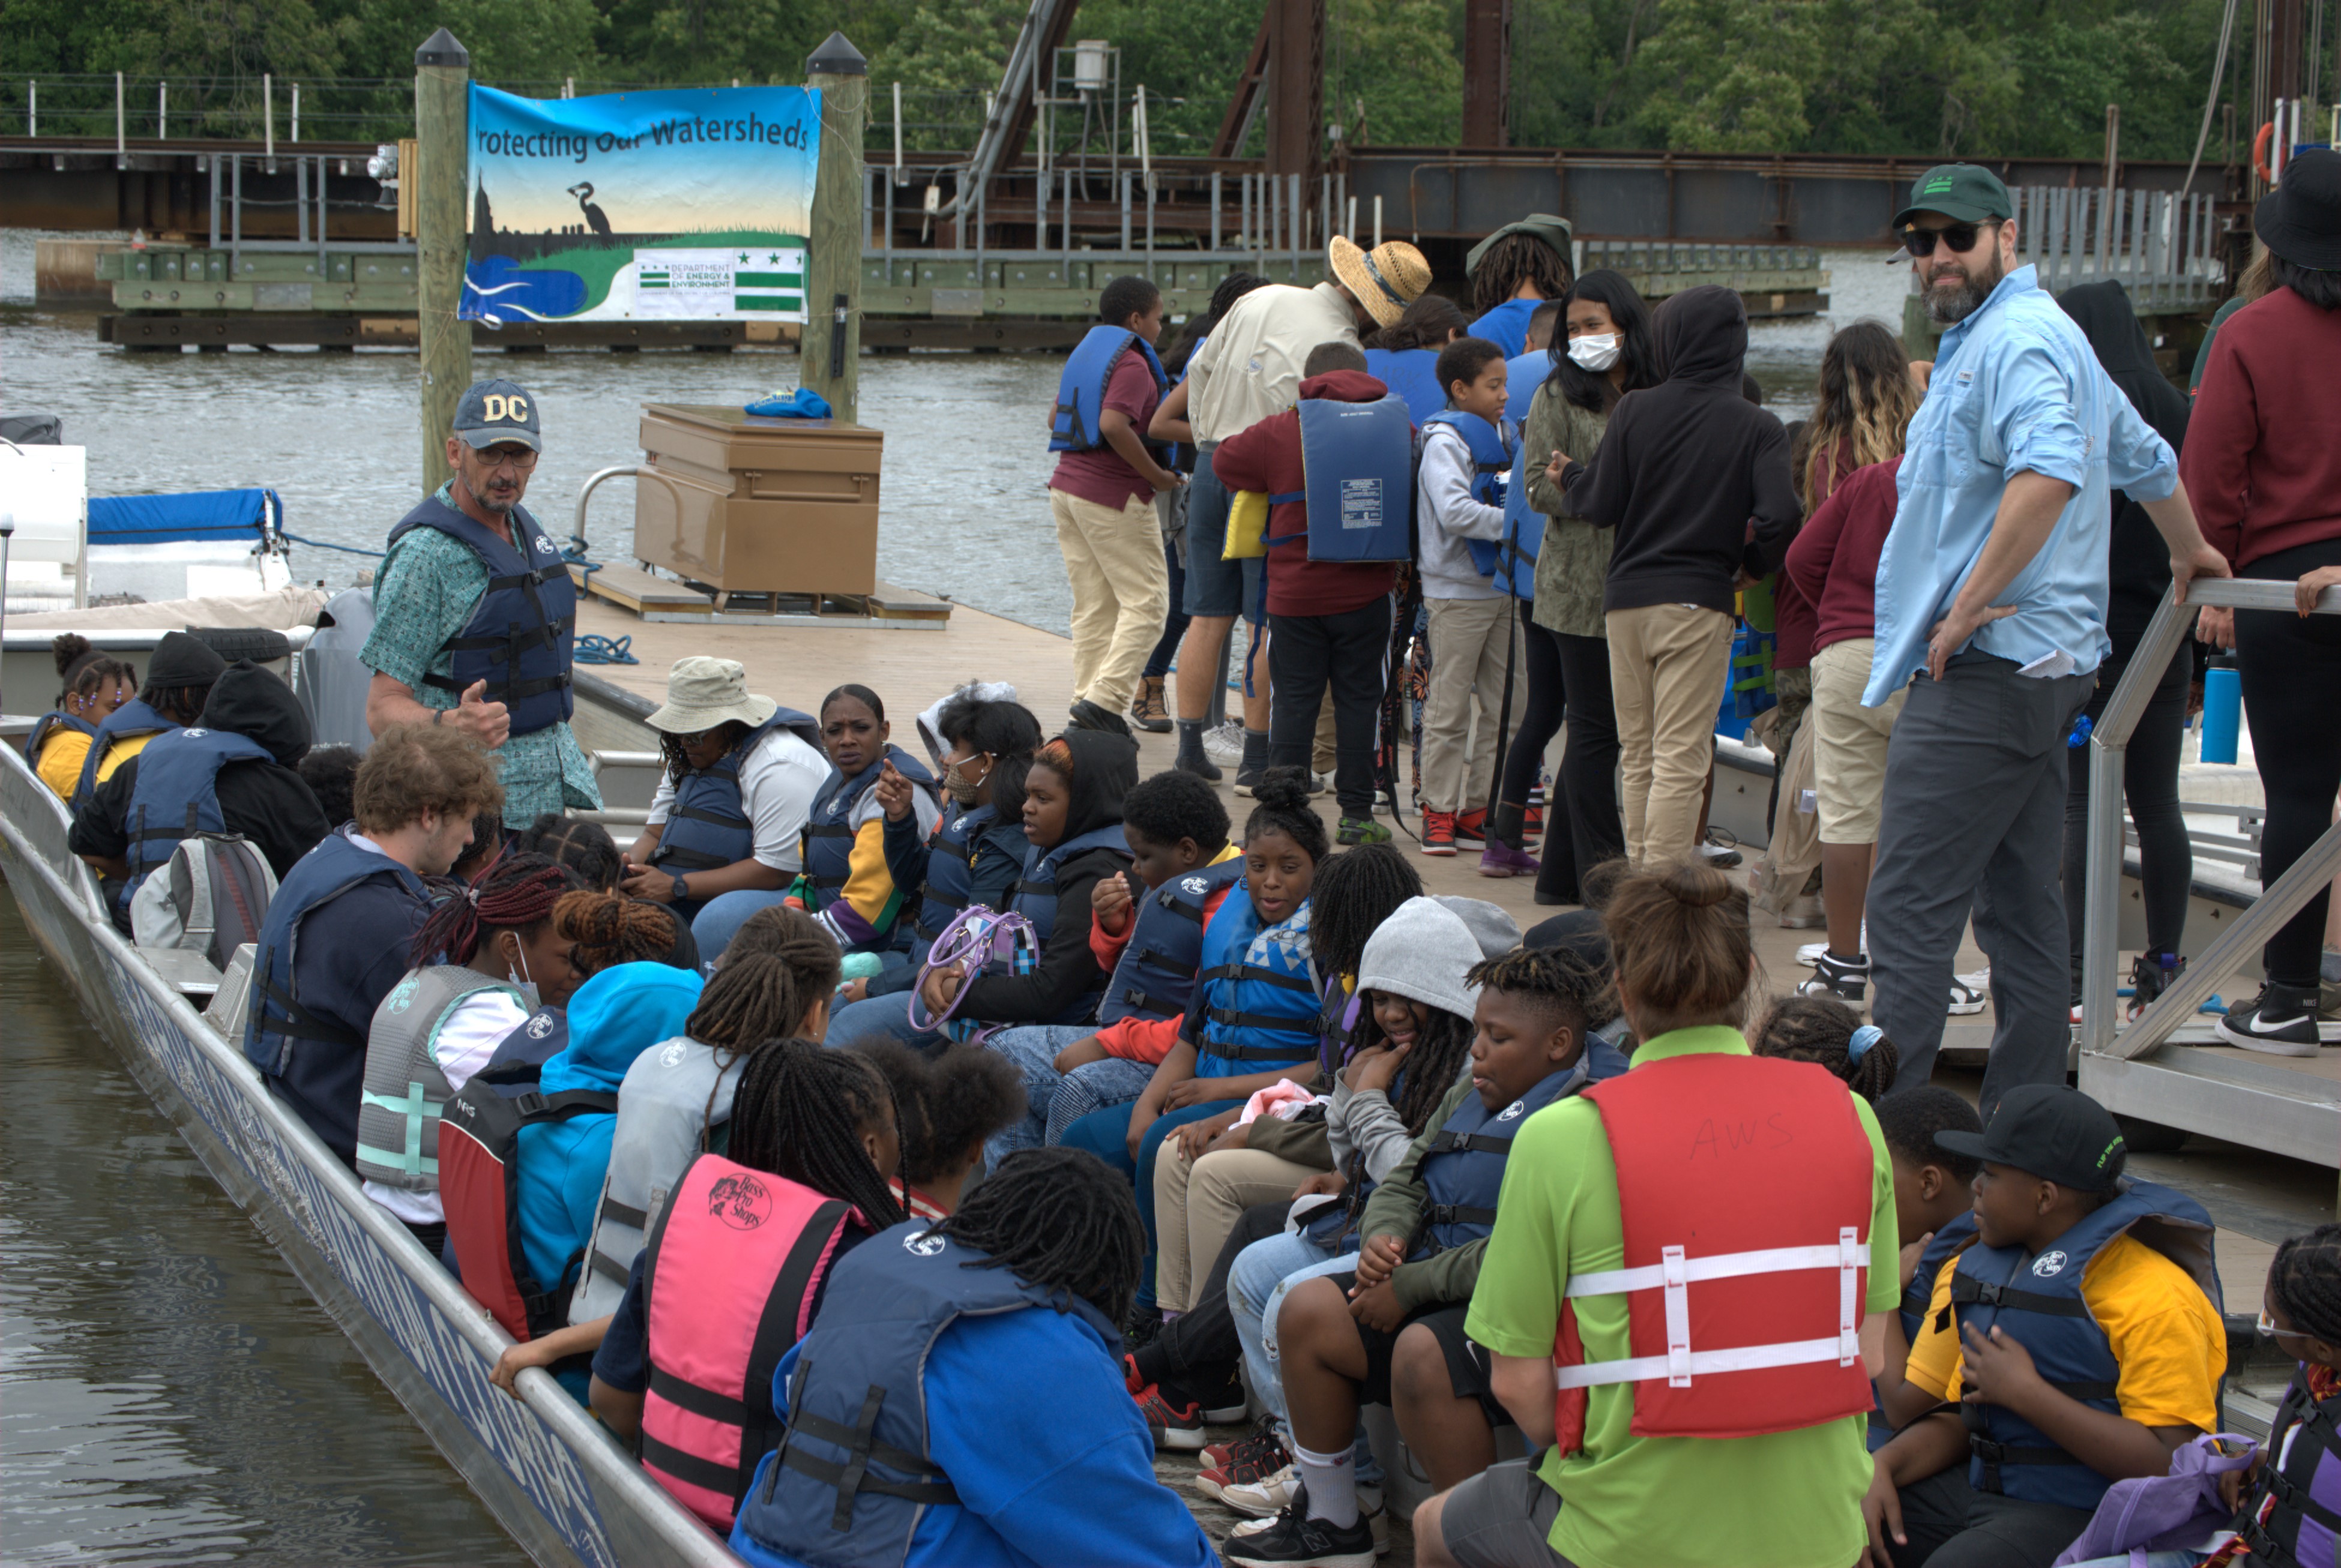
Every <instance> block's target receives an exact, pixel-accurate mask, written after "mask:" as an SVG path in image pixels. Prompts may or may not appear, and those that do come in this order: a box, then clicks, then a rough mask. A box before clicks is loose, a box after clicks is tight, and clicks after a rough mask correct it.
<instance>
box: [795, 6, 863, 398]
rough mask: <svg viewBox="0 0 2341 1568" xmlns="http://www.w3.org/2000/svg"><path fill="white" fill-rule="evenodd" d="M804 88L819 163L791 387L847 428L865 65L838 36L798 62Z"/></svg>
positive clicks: (855, 330) (856, 357) (853, 362)
mask: <svg viewBox="0 0 2341 1568" xmlns="http://www.w3.org/2000/svg"><path fill="white" fill-rule="evenodd" d="M805 85H806V86H808V87H811V88H813V89H814V90H816V91H817V92H819V93H820V94H821V162H820V165H819V168H818V170H817V172H816V175H815V180H814V184H813V193H812V225H811V226H812V233H811V234H809V235H807V236H806V246H805V329H804V346H803V349H802V352H801V354H800V357H799V361H798V368H797V382H798V384H799V385H802V386H805V387H809V388H811V389H812V391H814V392H819V393H820V394H821V395H822V397H824V398H827V399H828V400H829V406H830V407H832V408H833V409H835V410H836V411H837V417H838V418H839V419H841V420H844V421H847V422H852V420H853V419H854V418H855V417H856V415H857V412H858V408H859V398H860V392H861V386H862V369H861V365H860V356H861V352H862V238H863V236H862V121H863V120H864V119H866V118H867V117H868V112H869V108H870V66H869V64H868V62H866V61H864V60H863V59H862V51H861V50H859V49H856V48H855V47H854V46H853V45H852V44H850V43H848V42H847V41H846V37H845V35H844V34H842V33H832V34H831V35H829V40H828V42H826V43H824V44H823V45H822V46H821V47H820V48H818V49H816V50H814V51H813V52H812V57H811V58H810V59H808V60H806V61H805Z"/></svg>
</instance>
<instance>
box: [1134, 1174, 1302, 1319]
mask: <svg viewBox="0 0 2341 1568" xmlns="http://www.w3.org/2000/svg"><path fill="white" fill-rule="evenodd" d="M1323 1174H1324V1173H1323V1172H1322V1171H1320V1170H1318V1169H1316V1168H1315V1167H1314V1166H1304V1165H1296V1164H1294V1163H1293V1162H1292V1161H1290V1160H1288V1159H1281V1158H1279V1157H1278V1156H1275V1155H1269V1154H1260V1153H1258V1152H1256V1151H1254V1150H1251V1149H1221V1150H1220V1151H1219V1152H1218V1153H1217V1154H1208V1155H1205V1156H1203V1157H1202V1158H1201V1159H1199V1160H1195V1161H1193V1162H1191V1163H1190V1162H1189V1161H1188V1160H1185V1159H1183V1158H1181V1157H1180V1155H1179V1151H1178V1146H1176V1145H1175V1144H1165V1145H1164V1146H1163V1148H1162V1152H1161V1154H1160V1155H1159V1156H1156V1157H1155V1161H1154V1228H1155V1237H1156V1241H1155V1255H1154V1299H1155V1300H1156V1301H1158V1302H1160V1303H1161V1305H1162V1307H1163V1309H1164V1310H1165V1311H1167V1312H1185V1311H1187V1310H1188V1309H1189V1308H1190V1307H1192V1306H1193V1305H1195V1303H1194V1301H1193V1300H1192V1299H1191V1297H1192V1296H1193V1295H1194V1292H1195V1289H1196V1287H1197V1286H1199V1285H1201V1284H1202V1283H1203V1281H1204V1280H1205V1279H1207V1278H1209V1277H1210V1272H1211V1265H1213V1264H1214V1263H1216V1262H1218V1261H1219V1256H1220V1248H1221V1247H1223V1246H1225V1245H1228V1237H1229V1236H1230V1235H1231V1234H1232V1233H1233V1232H1234V1230H1235V1228H1236V1221H1237V1220H1239V1219H1241V1218H1242V1217H1243V1212H1244V1210H1246V1209H1248V1208H1250V1207H1251V1206H1253V1205H1255V1204H1263V1203H1274V1202H1275V1201H1276V1200H1277V1199H1279V1198H1288V1197H1290V1196H1292V1189H1293V1188H1295V1187H1297V1186H1300V1184H1301V1183H1302V1182H1305V1181H1307V1180H1308V1179H1309V1178H1310V1176H1322V1175H1323Z"/></svg>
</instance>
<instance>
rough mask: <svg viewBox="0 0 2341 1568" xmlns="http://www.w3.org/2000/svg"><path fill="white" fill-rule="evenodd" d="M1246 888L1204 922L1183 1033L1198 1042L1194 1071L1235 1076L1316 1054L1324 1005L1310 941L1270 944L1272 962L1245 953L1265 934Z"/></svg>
mask: <svg viewBox="0 0 2341 1568" xmlns="http://www.w3.org/2000/svg"><path fill="white" fill-rule="evenodd" d="M1259 935H1260V910H1259V909H1258V908H1255V907H1254V906H1253V904H1252V901H1251V896H1250V893H1248V892H1243V891H1242V890H1240V889H1239V890H1237V891H1235V892H1230V894H1229V895H1228V896H1227V898H1225V899H1224V900H1222V901H1221V902H1220V908H1219V913H1217V914H1215V915H1213V916H1212V917H1211V923H1210V925H1209V926H1207V927H1205V928H1204V929H1203V952H1202V963H1203V968H1202V972H1201V973H1200V975H1198V976H1197V977H1196V978H1197V979H1199V980H1200V982H1201V985H1200V987H1198V988H1197V990H1196V992H1195V1003H1196V1006H1195V1008H1194V1010H1193V1011H1191V1012H1190V1013H1189V1014H1188V1015H1187V1021H1186V1023H1185V1024H1184V1025H1183V1026H1181V1027H1180V1034H1181V1036H1183V1037H1185V1038H1187V1039H1190V1040H1192V1041H1193V1042H1194V1043H1195V1051H1196V1057H1195V1076H1196V1077H1199V1078H1208V1077H1236V1076H1238V1075H1240V1074H1244V1073H1259V1072H1266V1071H1267V1070H1268V1069H1269V1068H1270V1067H1299V1066H1300V1065H1301V1064H1302V1063H1304V1062H1313V1061H1315V1060H1316V1059H1317V1026H1318V1023H1319V1017H1320V1012H1319V1008H1320V1004H1319V1001H1318V997H1317V983H1316V981H1315V980H1313V979H1312V978H1310V973H1309V951H1308V944H1307V942H1305V941H1303V942H1302V943H1300V945H1299V947H1298V948H1297V949H1296V948H1292V947H1288V946H1285V945H1282V944H1279V945H1277V946H1276V947H1273V948H1270V961H1269V963H1267V964H1266V965H1260V964H1254V963H1252V962H1250V959H1249V958H1246V956H1245V955H1246V954H1247V953H1248V952H1249V951H1250V948H1251V943H1252V938H1255V937H1257V936H1259Z"/></svg>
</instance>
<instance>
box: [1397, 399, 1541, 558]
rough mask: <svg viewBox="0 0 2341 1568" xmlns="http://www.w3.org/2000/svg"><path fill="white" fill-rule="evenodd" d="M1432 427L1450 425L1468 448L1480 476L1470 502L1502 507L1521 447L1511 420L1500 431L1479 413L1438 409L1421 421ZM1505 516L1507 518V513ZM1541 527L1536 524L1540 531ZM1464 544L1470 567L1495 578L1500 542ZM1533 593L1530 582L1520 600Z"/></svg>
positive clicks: (1477, 541) (1507, 494)
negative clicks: (1527, 589) (1467, 551)
mask: <svg viewBox="0 0 2341 1568" xmlns="http://www.w3.org/2000/svg"><path fill="white" fill-rule="evenodd" d="M1435 424H1443V425H1451V426H1453V427H1454V429H1455V432H1456V433H1457V434H1459V435H1460V436H1461V437H1462V438H1463V440H1464V442H1465V444H1467V445H1468V446H1469V447H1470V449H1471V467H1472V469H1473V470H1474V471H1476V473H1477V474H1478V476H1479V477H1478V478H1477V479H1476V480H1475V481H1473V482H1472V485H1471V499H1472V500H1474V501H1478V502H1479V503H1480V504H1481V505H1482V506H1505V505H1506V498H1507V497H1508V496H1509V494H1510V492H1511V488H1512V485H1511V477H1512V463H1513V459H1514V457H1515V455H1516V453H1517V451H1518V448H1519V444H1520V442H1519V432H1518V431H1516V430H1514V429H1513V428H1512V422H1511V421H1509V420H1506V421H1505V422H1504V426H1503V428H1502V429H1501V430H1499V429H1497V428H1496V427H1495V426H1494V425H1491V424H1489V422H1487V421H1486V420H1483V419H1481V418H1480V417H1479V415H1478V414H1475V413H1465V412H1463V411H1462V410H1461V409H1452V408H1450V409H1441V410H1440V411H1439V412H1437V413H1435V414H1432V415H1431V416H1430V418H1429V419H1427V420H1424V421H1423V422H1422V428H1423V430H1424V432H1426V433H1428V432H1429V431H1430V427H1431V426H1432V425H1435ZM1505 515H1506V517H1507V518H1509V516H1510V512H1509V510H1507V511H1506V513H1505ZM1542 526H1543V525H1542V523H1541V522H1539V525H1538V527H1539V531H1541V530H1542ZM1463 542H1464V543H1465V544H1467V545H1469V546H1470V547H1471V564H1472V566H1473V567H1474V568H1475V569H1476V570H1477V571H1479V574H1480V575H1481V576H1482V577H1493V576H1495V574H1496V568H1497V567H1498V566H1499V565H1501V564H1502V562H1503V545H1502V542H1501V541H1497V540H1491V539H1467V540H1465V541H1463ZM1531 578H1533V573H1531ZM1535 592H1536V589H1535V586H1534V584H1533V581H1531V584H1530V587H1529V592H1528V594H1525V595H1521V596H1519V597H1523V598H1527V597H1533V596H1534V594H1535Z"/></svg>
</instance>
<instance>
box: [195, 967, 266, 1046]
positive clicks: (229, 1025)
mask: <svg viewBox="0 0 2341 1568" xmlns="http://www.w3.org/2000/svg"><path fill="white" fill-rule="evenodd" d="M259 962H260V948H259V946H258V945H257V944H255V943H252V942H246V943H244V944H243V945H242V946H241V947H239V948H236V950H235V951H234V953H233V954H231V955H229V957H228V961H227V973H225V974H224V975H222V976H221V977H220V978H219V985H218V987H217V988H216V989H215V990H214V992H213V993H212V1001H211V1006H210V1007H205V1008H204V1021H205V1022H207V1023H209V1024H210V1025H211V1026H212V1027H214V1028H215V1029H217V1030H218V1031H219V1032H220V1033H221V1034H222V1035H224V1036H225V1037H227V1038H228V1039H230V1040H231V1041H234V1040H240V1039H241V1038H242V1037H243V1035H244V1019H245V1017H246V1016H247V1015H248V1014H249V1013H250V1012H251V1010H252V971H253V970H254V968H256V967H257V966H258V964H259Z"/></svg>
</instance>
